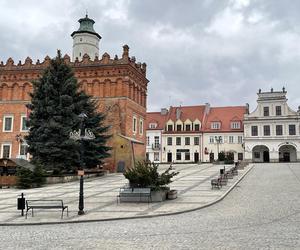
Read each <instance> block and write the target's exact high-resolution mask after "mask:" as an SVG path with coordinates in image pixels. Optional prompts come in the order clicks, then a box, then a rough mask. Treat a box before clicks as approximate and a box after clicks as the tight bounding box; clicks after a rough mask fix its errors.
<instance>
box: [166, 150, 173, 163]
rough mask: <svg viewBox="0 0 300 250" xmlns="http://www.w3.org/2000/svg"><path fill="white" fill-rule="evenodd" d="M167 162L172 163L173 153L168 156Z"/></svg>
mask: <svg viewBox="0 0 300 250" xmlns="http://www.w3.org/2000/svg"><path fill="white" fill-rule="evenodd" d="M167 162H172V153H170V152H169V153H168V154H167Z"/></svg>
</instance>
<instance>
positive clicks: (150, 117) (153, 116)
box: [146, 112, 168, 130]
mask: <svg viewBox="0 0 300 250" xmlns="http://www.w3.org/2000/svg"><path fill="white" fill-rule="evenodd" d="M167 117H168V114H166V115H162V114H161V113H160V112H147V115H146V130H163V129H164V128H165V123H166V122H167V121H166V119H167ZM150 123H156V124H157V127H156V128H150V127H149V124H150Z"/></svg>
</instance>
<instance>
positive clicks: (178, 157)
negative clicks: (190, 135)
mask: <svg viewBox="0 0 300 250" xmlns="http://www.w3.org/2000/svg"><path fill="white" fill-rule="evenodd" d="M176 160H177V161H181V152H177V153H176Z"/></svg>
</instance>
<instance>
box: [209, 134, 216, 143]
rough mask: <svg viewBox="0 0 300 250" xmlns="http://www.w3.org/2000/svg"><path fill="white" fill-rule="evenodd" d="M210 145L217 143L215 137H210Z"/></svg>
mask: <svg viewBox="0 0 300 250" xmlns="http://www.w3.org/2000/svg"><path fill="white" fill-rule="evenodd" d="M209 143H210V144H213V143H215V137H214V136H210V137H209Z"/></svg>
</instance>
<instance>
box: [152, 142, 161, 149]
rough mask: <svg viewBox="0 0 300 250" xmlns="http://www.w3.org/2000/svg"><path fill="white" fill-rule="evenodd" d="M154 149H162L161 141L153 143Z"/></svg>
mask: <svg viewBox="0 0 300 250" xmlns="http://www.w3.org/2000/svg"><path fill="white" fill-rule="evenodd" d="M152 150H160V144H159V143H153V144H152Z"/></svg>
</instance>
